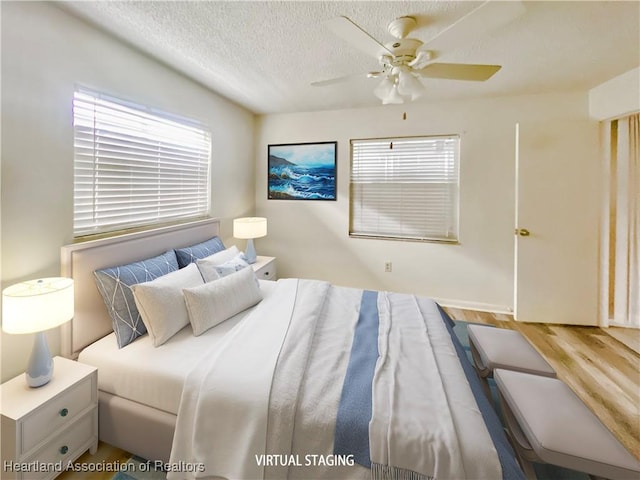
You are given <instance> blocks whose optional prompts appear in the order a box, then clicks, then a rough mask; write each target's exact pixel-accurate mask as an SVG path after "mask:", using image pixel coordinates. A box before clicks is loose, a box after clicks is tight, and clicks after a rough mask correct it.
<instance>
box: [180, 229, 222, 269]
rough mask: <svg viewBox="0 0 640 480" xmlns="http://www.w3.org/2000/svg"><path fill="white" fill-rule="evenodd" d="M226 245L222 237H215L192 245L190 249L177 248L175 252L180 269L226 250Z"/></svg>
mask: <svg viewBox="0 0 640 480" xmlns="http://www.w3.org/2000/svg"><path fill="white" fill-rule="evenodd" d="M224 249H225V247H224V244H223V243H222V240H220V237H213V238H210V239H209V240H207V241H206V242H202V243H198V244H196V245H191V246H190V247H185V248H177V249H176V250H175V252H176V257H177V259H178V265H179V266H180V268H184V267H186V266H187V265H189V264H190V263H193V262H195V261H196V260H199V259H201V258H204V257H208V256H209V255H213V254H214V253H217V252H220V251H222V250H224Z"/></svg>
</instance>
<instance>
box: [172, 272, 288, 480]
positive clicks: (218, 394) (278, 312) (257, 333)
mask: <svg viewBox="0 0 640 480" xmlns="http://www.w3.org/2000/svg"><path fill="white" fill-rule="evenodd" d="M297 287H298V284H297V282H296V281H293V280H288V281H287V280H285V281H280V283H279V286H278V289H277V290H276V292H275V293H274V294H273V295H271V296H269V297H267V298H266V299H264V300H262V302H261V303H260V304H259V306H260V308H257V309H255V310H254V311H253V312H251V314H249V315H247V317H246V318H245V319H244V321H243V322H242V324H240V325H238V326H237V327H236V328H235V329H234V330H232V331H231V332H230V333H229V334H228V335H227V336H226V337H225V338H224V340H223V342H221V343H219V344H218V345H217V346H216V347H215V348H214V349H212V351H211V353H210V356H209V360H210V361H209V362H202V363H201V364H200V365H198V366H197V367H196V368H194V369H193V370H192V371H191V373H190V374H189V375H188V376H187V379H186V381H185V385H184V389H183V393H182V400H181V401H180V409H179V411H178V419H177V422H176V430H175V434H174V437H173V447H172V450H171V459H170V463H175V464H179V463H180V462H186V463H189V464H192V465H193V464H204V466H205V470H204V471H203V472H199V471H197V470H198V469H194V471H192V472H190V473H187V474H185V473H184V472H169V474H168V475H167V479H169V480H172V479H175V480H179V479H183V478H196V476H197V477H211V476H215V477H222V478H228V479H257V478H262V477H263V471H264V467H263V466H261V465H259V464H258V462H256V461H255V460H254V455H255V454H256V453H263V452H264V451H265V442H266V430H267V417H268V409H269V392H270V390H271V381H272V378H273V370H274V368H275V365H276V362H277V360H278V354H279V353H280V347H281V345H282V342H283V341H284V337H285V335H286V332H287V329H288V327H289V321H290V319H291V316H292V311H293V306H294V303H295V300H296V293H297Z"/></svg>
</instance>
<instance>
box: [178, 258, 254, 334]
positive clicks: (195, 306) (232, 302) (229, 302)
mask: <svg viewBox="0 0 640 480" xmlns="http://www.w3.org/2000/svg"><path fill="white" fill-rule="evenodd" d="M183 292H184V299H185V302H186V304H187V310H188V312H189V321H190V322H191V326H192V327H193V334H194V335H195V336H198V335H200V334H202V333H203V332H205V331H207V330H209V329H210V328H211V327H214V326H216V325H218V324H219V323H222V322H224V321H225V320H227V319H228V318H231V317H233V316H234V315H235V314H236V313H240V312H242V311H243V310H246V309H247V308H249V307H252V306H254V305H255V304H256V303H258V302H259V301H260V300H262V294H261V293H260V287H258V282H256V274H255V273H254V272H253V269H252V268H245V269H242V270H240V271H239V272H237V273H233V274H231V275H228V276H226V277H224V278H221V279H219V280H216V281H213V282H209V283H205V284H204V285H200V286H198V287H193V288H186V289H184V290H183Z"/></svg>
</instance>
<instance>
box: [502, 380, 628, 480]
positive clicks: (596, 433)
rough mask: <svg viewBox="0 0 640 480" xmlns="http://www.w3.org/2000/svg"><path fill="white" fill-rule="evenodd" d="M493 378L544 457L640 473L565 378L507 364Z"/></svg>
mask: <svg viewBox="0 0 640 480" xmlns="http://www.w3.org/2000/svg"><path fill="white" fill-rule="evenodd" d="M493 377H494V379H495V381H496V385H497V386H498V390H499V391H500V394H501V395H502V398H503V399H504V401H505V402H506V403H507V406H508V407H509V409H510V410H511V412H512V413H513V416H514V417H515V420H516V421H517V422H518V425H519V426H520V428H521V429H522V431H523V433H524V434H525V436H526V437H527V440H528V442H529V443H530V445H531V447H532V448H533V450H534V451H535V452H536V454H537V455H538V457H539V458H540V459H541V460H542V461H544V462H546V463H550V464H553V465H559V466H562V467H566V468H571V469H573V470H578V471H581V472H586V473H589V474H592V475H598V476H601V477H605V478H610V479H613V480H615V479H628V478H638V474H639V473H640V462H638V460H636V458H635V457H634V456H633V455H631V454H630V453H629V452H628V451H627V450H626V449H625V448H624V446H623V445H622V444H621V443H620V442H619V441H618V440H617V439H616V438H615V437H614V436H613V434H612V433H611V432H610V431H609V430H608V429H607V427H605V426H604V425H603V424H602V423H601V422H600V420H599V419H598V418H597V417H596V416H595V415H594V414H593V413H592V412H591V410H589V409H588V408H587V406H586V405H585V404H584V403H582V401H581V400H580V399H579V398H578V397H577V396H576V395H575V394H574V393H573V391H572V390H571V389H570V388H569V387H568V386H567V385H565V384H564V382H562V381H561V380H558V379H555V378H549V377H541V376H539V375H531V374H526V373H521V372H514V371H508V370H501V369H497V370H495V371H494V372H493Z"/></svg>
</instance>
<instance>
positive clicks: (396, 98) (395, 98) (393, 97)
mask: <svg viewBox="0 0 640 480" xmlns="http://www.w3.org/2000/svg"><path fill="white" fill-rule="evenodd" d="M390 103H393V104H399V103H404V98H402V96H401V95H400V94H399V93H398V86H397V85H394V86H393V88H392V89H391V91H390V92H389V95H387V96H386V97H385V98H383V99H382V104H383V105H388V104H390Z"/></svg>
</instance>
